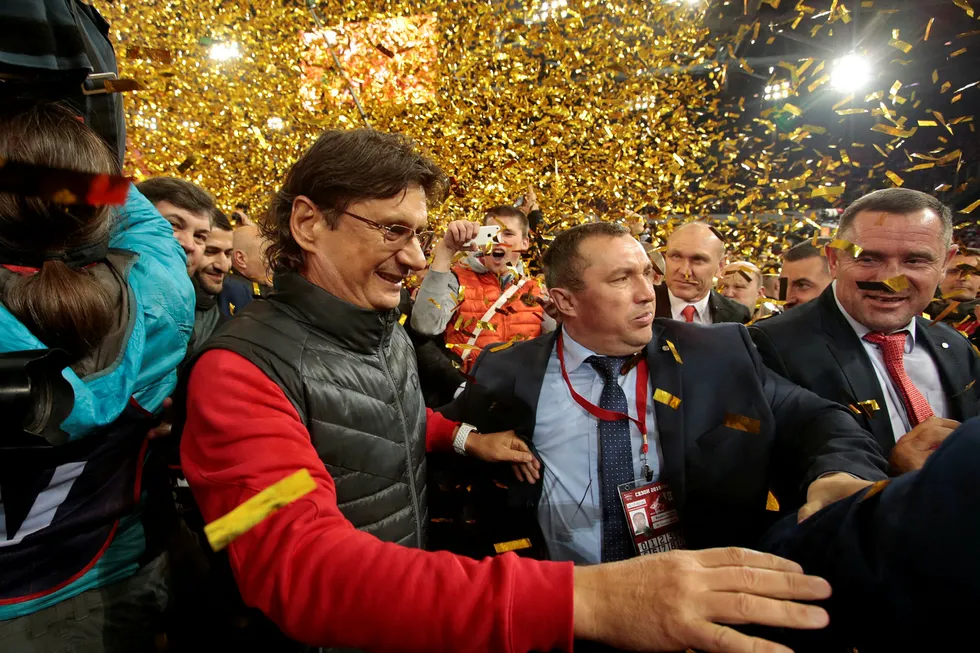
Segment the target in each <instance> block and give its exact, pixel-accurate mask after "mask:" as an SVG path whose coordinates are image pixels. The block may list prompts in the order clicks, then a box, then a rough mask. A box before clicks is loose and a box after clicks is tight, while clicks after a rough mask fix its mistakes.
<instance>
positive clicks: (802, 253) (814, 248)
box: [783, 238, 831, 267]
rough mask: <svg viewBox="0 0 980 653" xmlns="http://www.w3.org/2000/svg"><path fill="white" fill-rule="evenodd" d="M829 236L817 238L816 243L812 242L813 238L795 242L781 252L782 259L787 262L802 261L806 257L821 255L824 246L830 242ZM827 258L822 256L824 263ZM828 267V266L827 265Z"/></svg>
mask: <svg viewBox="0 0 980 653" xmlns="http://www.w3.org/2000/svg"><path fill="white" fill-rule="evenodd" d="M830 241H831V239H830V238H817V244H816V245H814V244H813V240H812V239H811V240H804V241H803V242H802V243H796V244H795V245H793V246H792V247H790V248H789V249H787V250H786V251H785V252H783V261H785V262H787V263H794V262H796V261H803V260H806V259H808V258H813V257H814V256H823V255H824V252H823V250H824V248H825V247H827V245H829V244H830ZM826 261H827V258H826V257H824V264H825V265H826ZM828 267H829V266H828Z"/></svg>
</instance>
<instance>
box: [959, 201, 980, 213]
mask: <svg viewBox="0 0 980 653" xmlns="http://www.w3.org/2000/svg"><path fill="white" fill-rule="evenodd" d="M978 206H980V200H977V201H976V202H974V203H973V204H971V205H970V206H968V207H966V208H965V209H960V213H973V211H974V209H976V208H977V207H978Z"/></svg>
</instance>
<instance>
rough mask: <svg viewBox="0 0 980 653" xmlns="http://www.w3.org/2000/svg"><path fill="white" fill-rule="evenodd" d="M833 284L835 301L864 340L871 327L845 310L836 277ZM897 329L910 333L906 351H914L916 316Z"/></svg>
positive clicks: (859, 337)
mask: <svg viewBox="0 0 980 653" xmlns="http://www.w3.org/2000/svg"><path fill="white" fill-rule="evenodd" d="M831 285H832V286H833V291H834V302H835V303H836V304H837V308H838V309H839V310H840V312H841V315H843V316H844V319H845V320H847V323H848V324H850V325H851V328H852V329H854V333H855V334H856V335H857V337H858V339H860V340H863V339H864V336H866V335H868V334H869V333H871V329H869V328H868V327H866V326H864V325H863V324H861V323H860V322H858V321H857V320H855V319H854V318H853V317H851V315H850V313H848V312H847V311H845V310H844V306H843V305H842V304H841V303H840V300H839V299H837V280H836V279H835V280H834V281H833V283H832V284H831ZM896 331H907V332H908V334H909V335H908V337H907V338H906V342H905V350H906V352H905V353H908V352H910V351H912V348H913V347H914V346H915V318H914V317H913V318H912V319H911V320H910V321H909V323H908V324H906V325H905V326H904V327H902V328H901V329H896Z"/></svg>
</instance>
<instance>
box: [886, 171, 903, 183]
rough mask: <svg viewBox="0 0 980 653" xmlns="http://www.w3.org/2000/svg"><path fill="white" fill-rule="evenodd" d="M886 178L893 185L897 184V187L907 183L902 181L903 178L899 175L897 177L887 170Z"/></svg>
mask: <svg viewBox="0 0 980 653" xmlns="http://www.w3.org/2000/svg"><path fill="white" fill-rule="evenodd" d="M885 176H886V177H888V179H889V180H890V181H891V182H892V183H893V184H895V185H896V186H901V185H902V184H904V183H905V180H904V179H902V178H901V177H899V176H898V175H896V174H895V173H894V172H892V171H891V170H885Z"/></svg>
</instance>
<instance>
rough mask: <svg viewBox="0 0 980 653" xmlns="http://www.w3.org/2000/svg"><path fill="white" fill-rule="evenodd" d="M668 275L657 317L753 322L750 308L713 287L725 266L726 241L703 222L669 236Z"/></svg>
mask: <svg viewBox="0 0 980 653" xmlns="http://www.w3.org/2000/svg"><path fill="white" fill-rule="evenodd" d="M664 260H665V263H666V267H667V270H666V276H665V279H664V283H663V284H662V285H660V286H657V289H656V292H657V309H656V310H657V312H656V317H669V318H673V319H675V320H681V321H682V322H694V323H696V324H718V323H720V322H738V323H740V324H745V323H746V322H748V321H749V318H750V317H751V313H750V311H749V309H747V308H746V307H744V306H742V305H741V304H739V303H738V302H736V301H734V300H731V299H728V298H727V297H725V296H723V295H721V294H720V293H718V292H716V291H715V290H713V288H714V285H715V283H714V278H715V277H721V276H722V270H723V268H724V267H725V263H726V256H725V243H724V242H723V241H722V240H721V238H719V237H718V235H717V232H716V231H715V230H714V229H712V228H711V227H709V226H708V225H707V224H705V223H703V222H689V223H687V224H684V225H681V226H680V227H678V228H677V229H675V230H674V232H673V233H672V234H670V237H668V238H667V250H666V253H665V255H664Z"/></svg>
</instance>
